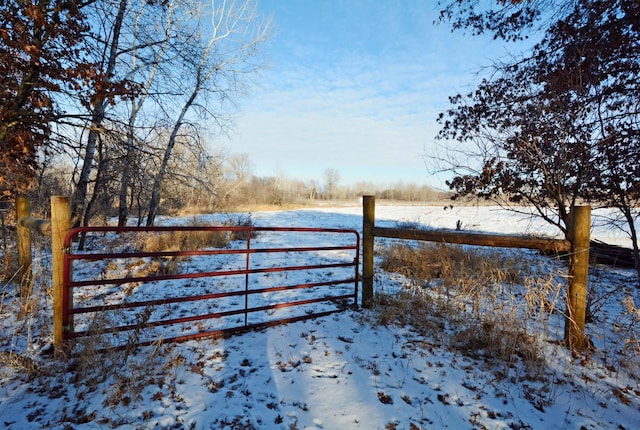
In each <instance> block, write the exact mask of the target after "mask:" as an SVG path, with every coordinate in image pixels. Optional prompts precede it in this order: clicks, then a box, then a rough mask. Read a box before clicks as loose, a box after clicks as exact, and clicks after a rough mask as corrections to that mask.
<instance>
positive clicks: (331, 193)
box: [323, 167, 340, 199]
mask: <svg viewBox="0 0 640 430" xmlns="http://www.w3.org/2000/svg"><path fill="white" fill-rule="evenodd" d="M323 178H324V189H325V193H326V195H327V199H333V198H335V196H336V191H337V189H338V183H339V182H340V172H339V171H338V169H335V168H332V167H330V168H327V169H325V171H324V174H323Z"/></svg>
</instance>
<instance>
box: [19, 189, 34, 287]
mask: <svg viewBox="0 0 640 430" xmlns="http://www.w3.org/2000/svg"><path fill="white" fill-rule="evenodd" d="M28 216H31V204H30V203H29V199H27V198H26V197H25V196H17V197H16V220H20V219H21V218H23V217H28ZM16 224H17V226H16V237H17V242H18V243H17V246H18V273H17V278H16V279H17V281H18V282H20V297H21V298H22V299H26V298H28V297H29V296H30V295H31V281H32V276H31V264H32V260H31V231H30V230H29V229H28V228H26V227H24V226H22V225H21V224H20V223H19V222H17V223H16Z"/></svg>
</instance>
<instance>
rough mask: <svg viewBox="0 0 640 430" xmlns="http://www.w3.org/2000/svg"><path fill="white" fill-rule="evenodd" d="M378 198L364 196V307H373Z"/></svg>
mask: <svg viewBox="0 0 640 430" xmlns="http://www.w3.org/2000/svg"><path fill="white" fill-rule="evenodd" d="M375 212H376V198H375V196H362V307H364V308H370V307H371V306H372V305H373V244H374V236H373V227H374V225H375Z"/></svg>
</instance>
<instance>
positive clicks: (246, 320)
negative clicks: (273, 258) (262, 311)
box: [244, 230, 252, 328]
mask: <svg viewBox="0 0 640 430" xmlns="http://www.w3.org/2000/svg"><path fill="white" fill-rule="evenodd" d="M251 233H252V232H251V230H248V231H247V258H246V265H245V269H244V326H245V328H246V327H247V325H248V324H249V264H250V260H249V258H250V257H249V256H250V255H251V252H250V251H251V236H252V234H251Z"/></svg>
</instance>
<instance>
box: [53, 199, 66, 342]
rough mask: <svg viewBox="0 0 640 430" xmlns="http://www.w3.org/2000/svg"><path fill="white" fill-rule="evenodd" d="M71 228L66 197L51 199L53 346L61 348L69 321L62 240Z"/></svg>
mask: <svg viewBox="0 0 640 430" xmlns="http://www.w3.org/2000/svg"><path fill="white" fill-rule="evenodd" d="M70 227H71V206H70V205H69V198H68V197H60V196H52V197H51V272H52V283H53V346H54V348H55V349H56V350H60V348H61V347H63V346H64V345H63V344H64V342H63V340H64V339H63V334H64V331H65V329H66V328H67V327H66V326H67V325H69V324H70V323H71V321H66V320H64V319H63V317H64V312H63V310H64V308H65V307H66V306H68V305H69V303H68V302H69V300H71V298H70V297H69V296H68V292H66V291H65V289H64V288H62V286H63V272H62V271H63V266H64V264H63V263H64V249H63V248H64V238H65V236H66V235H67V233H68V232H69V229H70Z"/></svg>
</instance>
